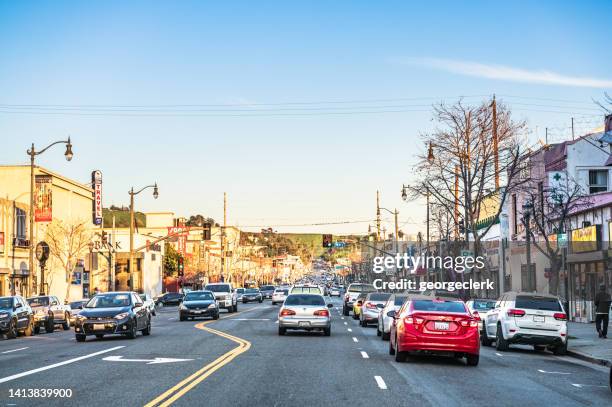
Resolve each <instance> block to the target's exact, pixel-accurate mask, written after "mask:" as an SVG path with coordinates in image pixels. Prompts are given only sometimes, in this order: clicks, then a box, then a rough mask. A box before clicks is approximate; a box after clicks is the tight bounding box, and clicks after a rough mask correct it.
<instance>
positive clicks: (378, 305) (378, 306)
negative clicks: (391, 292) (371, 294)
mask: <svg viewBox="0 0 612 407" xmlns="http://www.w3.org/2000/svg"><path fill="white" fill-rule="evenodd" d="M376 308H380V309H383V308H385V304H376Z"/></svg>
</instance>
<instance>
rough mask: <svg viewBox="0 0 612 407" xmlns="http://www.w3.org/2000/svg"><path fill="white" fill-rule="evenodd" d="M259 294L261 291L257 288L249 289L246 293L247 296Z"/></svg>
mask: <svg viewBox="0 0 612 407" xmlns="http://www.w3.org/2000/svg"><path fill="white" fill-rule="evenodd" d="M258 292H259V290H258V289H256V288H247V290H246V291H245V292H244V293H245V294H257V293H258Z"/></svg>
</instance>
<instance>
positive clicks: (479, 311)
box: [465, 299, 496, 332]
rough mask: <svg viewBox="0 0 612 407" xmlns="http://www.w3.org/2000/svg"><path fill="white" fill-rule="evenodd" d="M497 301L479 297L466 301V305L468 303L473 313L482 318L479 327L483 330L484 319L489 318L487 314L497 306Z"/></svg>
mask: <svg viewBox="0 0 612 407" xmlns="http://www.w3.org/2000/svg"><path fill="white" fill-rule="evenodd" d="M495 303H496V301H495V300H479V299H474V300H469V301H466V303H465V305H467V307H468V309H469V310H470V312H471V313H472V315H474V316H477V317H478V318H479V319H480V322H479V323H478V329H480V331H481V332H482V325H483V323H482V321H484V320H485V319H487V314H488V313H489V311H491V310H492V309H493V308H495Z"/></svg>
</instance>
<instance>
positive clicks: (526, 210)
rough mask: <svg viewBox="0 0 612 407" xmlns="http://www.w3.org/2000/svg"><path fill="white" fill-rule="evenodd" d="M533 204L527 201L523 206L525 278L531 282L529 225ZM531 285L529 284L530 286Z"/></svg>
mask: <svg viewBox="0 0 612 407" xmlns="http://www.w3.org/2000/svg"><path fill="white" fill-rule="evenodd" d="M532 209H533V204H532V203H531V202H529V201H527V202H525V203H524V204H523V223H524V224H525V241H526V243H527V256H526V257H527V278H529V280H531V230H530V229H529V223H530V218H531V211H532ZM530 285H531V284H530Z"/></svg>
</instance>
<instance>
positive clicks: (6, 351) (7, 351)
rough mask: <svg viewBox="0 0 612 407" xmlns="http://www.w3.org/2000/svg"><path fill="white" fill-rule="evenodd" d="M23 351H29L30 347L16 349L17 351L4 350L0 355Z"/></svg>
mask: <svg viewBox="0 0 612 407" xmlns="http://www.w3.org/2000/svg"><path fill="white" fill-rule="evenodd" d="M24 349H30V347H29V346H26V347H25V348H18V349H11V350H5V351H4V352H0V353H2V354H5V353H13V352H18V351H20V350H24Z"/></svg>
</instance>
